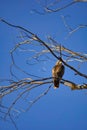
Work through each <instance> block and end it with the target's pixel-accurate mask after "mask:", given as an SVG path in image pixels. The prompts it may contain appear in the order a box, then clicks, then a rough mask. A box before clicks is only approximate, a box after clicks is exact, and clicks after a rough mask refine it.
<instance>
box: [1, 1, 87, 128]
mask: <svg viewBox="0 0 87 130" xmlns="http://www.w3.org/2000/svg"><path fill="white" fill-rule="evenodd" d="M36 1H37V0H33V1H32V0H15V1H12V0H8V1H6V0H1V1H0V17H2V18H4V19H5V20H7V21H9V22H10V23H13V24H15V25H20V26H23V27H25V28H27V29H29V30H30V31H32V32H33V33H35V34H37V35H38V36H39V37H40V38H41V39H43V40H45V41H47V40H46V37H47V36H49V35H50V36H52V37H53V38H54V39H56V40H57V41H58V42H60V43H61V44H62V45H64V46H65V47H68V48H69V49H72V50H73V51H77V52H82V53H86V54H87V28H83V29H80V30H79V31H77V32H75V33H73V34H72V35H71V36H70V37H69V38H67V39H66V37H67V35H68V32H67V29H66V28H65V26H64V23H63V20H62V18H61V16H62V15H64V16H66V20H67V23H68V24H69V25H70V26H71V27H72V28H75V27H77V26H78V25H79V24H87V3H78V4H75V5H72V6H71V7H69V8H67V9H64V10H62V11H60V12H57V13H52V14H45V15H39V14H36V13H35V12H33V11H32V9H36V10H39V11H43V10H42V9H41V7H40V6H39V5H38V4H37V2H36ZM44 1H45V0H44ZM68 1H69V2H70V1H71V0H68ZM43 4H44V3H43ZM62 4H63V3H62ZM62 4H61V5H62ZM17 34H19V33H18V30H15V29H12V28H11V27H8V26H7V25H5V24H4V23H1V22H0V56H1V58H0V61H1V62H0V63H1V64H0V79H3V78H6V79H8V78H10V69H9V65H10V64H11V58H10V54H9V52H10V50H11V49H12V48H13V47H14V46H15V44H16V43H18V41H20V40H19V39H18V38H17ZM31 49H32V48H31ZM33 49H34V48H33ZM18 55H19V53H17V54H16V58H19V59H20V60H19V59H18V60H17V62H18V63H20V65H22V66H24V69H25V70H26V71H28V66H25V64H24V63H23V61H22V58H23V55H21V56H22V57H21V56H20V55H19V57H18ZM26 56H28V54H27V55H26ZM51 58H53V57H51ZM55 61H56V60H55V58H53V61H49V62H46V63H44V65H42V66H41V64H40V65H39V66H33V69H34V72H32V69H31V70H29V72H30V73H31V74H35V75H39V76H42V77H45V76H47V77H49V76H50V75H51V68H52V67H53V65H54V64H55ZM71 64H72V65H74V64H73V63H72V62H71ZM38 67H39V68H40V69H39V68H38ZM43 69H45V70H46V71H45V72H44V71H42V70H43ZM35 70H36V71H35ZM80 71H81V72H84V73H87V64H86V63H83V65H82V66H81V68H80ZM15 73H16V74H17V75H18V77H20V78H24V77H27V75H23V74H20V73H19V72H15ZM64 78H65V79H67V80H72V81H74V82H76V83H84V82H85V83H86V82H87V80H86V79H84V78H81V77H80V78H78V77H77V76H75V75H74V74H73V73H71V72H70V70H69V69H67V68H66V72H65V75H64ZM5 85H6V84H5ZM45 88H46V87H45ZM38 91H39V89H38V90H34V93H35V92H36V93H38ZM34 93H33V95H34ZM14 96H15V95H12V97H14ZM9 97H10V95H9V96H7V98H6V99H5V102H6V104H7V105H8V104H9V100H10V99H9ZM10 98H11V97H10ZM23 105H24V107H26V105H25V103H24V102H23ZM16 123H17V126H18V128H19V130H36V129H38V130H48V129H49V130H65V129H66V130H69V129H70V130H73V129H75V130H77V129H78V130H87V91H86V90H81V91H71V90H70V89H69V88H68V87H65V86H63V85H60V88H59V89H57V90H54V89H53V88H51V90H50V91H49V93H48V94H47V95H46V96H44V97H43V98H42V99H41V100H39V101H38V102H37V103H36V104H34V105H33V107H32V108H31V109H30V111H29V112H26V113H21V115H20V116H19V118H16ZM0 130H15V128H14V126H13V125H12V124H11V123H9V122H4V121H2V120H0Z"/></svg>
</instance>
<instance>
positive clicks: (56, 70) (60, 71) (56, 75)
mask: <svg viewBox="0 0 87 130" xmlns="http://www.w3.org/2000/svg"><path fill="white" fill-rule="evenodd" d="M64 70H65V67H64V65H63V64H62V62H61V61H60V60H59V61H57V62H56V65H55V66H54V67H53V69H52V77H53V82H54V88H58V87H59V83H60V81H61V79H62V77H63V75H64Z"/></svg>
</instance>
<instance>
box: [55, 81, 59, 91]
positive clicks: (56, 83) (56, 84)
mask: <svg viewBox="0 0 87 130" xmlns="http://www.w3.org/2000/svg"><path fill="white" fill-rule="evenodd" d="M54 88H55V89H56V88H59V80H58V79H54Z"/></svg>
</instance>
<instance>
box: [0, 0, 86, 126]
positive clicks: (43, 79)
mask: <svg viewBox="0 0 87 130" xmlns="http://www.w3.org/2000/svg"><path fill="white" fill-rule="evenodd" d="M38 2H39V3H40V1H38ZM60 2H61V1H59V0H56V1H55V2H53V3H50V4H47V5H45V6H44V8H43V9H44V12H45V13H54V12H58V11H61V10H63V9H65V8H67V7H69V6H72V5H73V4H76V3H77V4H78V2H87V1H84V0H74V1H72V2H71V3H68V4H65V5H64V6H62V7H60V8H57V9H54V7H55V5H57V4H58V3H60ZM40 5H41V3H40ZM34 11H35V12H39V11H37V10H35V9H34ZM39 13H41V12H39ZM61 18H62V20H63V23H64V26H65V28H67V29H68V30H69V33H68V37H69V36H70V35H72V34H73V33H74V32H76V31H78V30H79V29H81V28H86V27H87V24H81V25H78V27H76V28H74V29H72V28H71V27H70V26H69V25H68V24H67V22H66V18H65V16H63V15H62V16H61ZM0 21H1V22H3V23H5V24H7V25H8V26H9V27H13V28H15V29H18V30H19V32H20V35H19V36H18V37H19V39H20V40H21V41H20V42H19V43H17V44H16V45H15V46H14V48H12V49H11V50H10V55H11V61H12V62H11V65H10V73H11V78H9V79H1V80H0V82H6V83H7V85H3V86H2V85H1V86H0V99H1V104H0V113H1V118H4V119H8V117H9V118H10V119H11V120H12V122H13V123H14V121H13V119H12V116H13V115H15V114H14V113H16V114H20V111H28V110H29V109H30V107H31V106H32V105H33V104H34V103H35V102H37V101H38V100H39V99H40V98H41V97H42V96H44V95H46V94H47V93H48V92H49V90H50V88H51V87H53V86H54V85H53V78H54V77H52V75H48V76H47V75H45V76H43V73H42V72H41V75H35V74H34V72H33V69H34V66H37V67H38V70H39V65H40V63H41V64H44V62H46V63H48V62H49V61H51V60H54V61H55V60H56V61H59V60H60V61H61V62H62V64H63V65H64V66H65V71H66V69H67V68H69V69H70V71H71V73H73V74H74V75H75V76H76V77H79V78H81V79H82V78H85V79H87V74H85V73H83V72H80V71H79V70H78V65H80V66H81V64H82V63H84V62H85V63H87V54H86V53H85V52H83V53H81V52H78V50H77V52H75V51H73V50H70V49H69V48H67V47H65V46H63V45H62V43H58V42H57V41H56V40H55V39H53V38H52V37H50V36H49V37H47V42H46V41H44V40H42V39H41V38H40V37H39V36H37V35H36V34H34V33H33V32H31V31H30V30H28V29H26V28H24V27H21V26H18V25H14V24H11V23H10V22H8V21H6V20H5V19H3V18H1V19H0ZM32 48H34V49H32ZM16 52H18V53H20V54H21V56H20V57H22V56H23V63H24V62H25V64H26V65H27V66H28V67H29V68H30V69H31V70H32V73H29V71H27V72H26V71H25V69H24V68H23V66H22V65H21V64H22V63H21V64H20V63H19V62H18V61H19V59H17V57H16V58H15V54H16ZM22 54H23V55H22ZM24 56H25V57H24ZM20 57H19V58H20ZM71 61H72V62H75V63H76V64H77V66H72V65H71V64H70V62H71ZM43 67H44V65H43ZM41 69H43V68H42V67H41ZM45 69H46V71H47V68H46V67H45ZM34 71H35V70H34ZM42 71H43V70H42ZM50 71H52V70H50ZM17 73H22V74H24V75H26V76H25V77H23V78H21V77H19V75H17ZM60 84H63V85H64V86H68V87H70V88H71V90H81V89H87V83H78V82H77V83H76V82H74V81H73V80H72V81H70V80H69V79H64V78H62V79H61V80H60ZM35 88H39V89H41V90H42V92H40V94H39V95H36V94H35V96H34V97H33V98H32V99H30V98H29V96H30V92H32V90H34V89H35ZM44 88H45V89H44ZM13 92H14V93H16V92H17V94H16V97H15V99H12V102H11V104H10V105H9V106H5V104H3V102H2V99H3V98H6V96H7V95H8V96H10V95H11V93H13ZM20 99H23V100H24V101H25V102H26V101H27V107H26V108H23V109H22V108H21V109H20V110H18V109H16V106H17V105H18V104H17V103H18V102H20ZM14 125H15V123H14ZM15 127H16V126H15Z"/></svg>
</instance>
